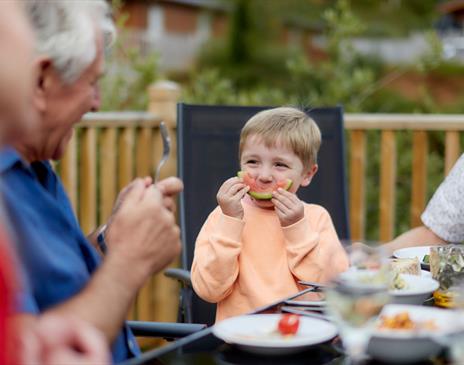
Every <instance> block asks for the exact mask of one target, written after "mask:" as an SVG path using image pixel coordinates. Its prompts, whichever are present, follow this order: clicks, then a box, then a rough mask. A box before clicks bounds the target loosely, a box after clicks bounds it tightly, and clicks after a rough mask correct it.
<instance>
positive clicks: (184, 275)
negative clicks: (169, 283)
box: [164, 269, 192, 288]
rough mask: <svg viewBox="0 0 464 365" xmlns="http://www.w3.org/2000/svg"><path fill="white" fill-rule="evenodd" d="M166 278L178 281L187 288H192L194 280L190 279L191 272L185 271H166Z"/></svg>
mask: <svg viewBox="0 0 464 365" xmlns="http://www.w3.org/2000/svg"><path fill="white" fill-rule="evenodd" d="M164 276H167V277H168V278H173V279H177V280H179V281H180V282H182V284H184V285H185V286H187V287H189V288H191V287H192V279H191V278H190V271H188V270H184V269H167V270H165V271H164Z"/></svg>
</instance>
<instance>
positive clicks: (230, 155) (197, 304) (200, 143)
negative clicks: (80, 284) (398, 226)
mask: <svg viewBox="0 0 464 365" xmlns="http://www.w3.org/2000/svg"><path fill="white" fill-rule="evenodd" d="M264 109H268V108H267V107H258V106H212V105H191V104H184V103H181V104H178V108H177V113H178V114H177V115H178V117H177V150H178V154H177V159H178V171H179V177H180V178H181V179H182V180H183V181H184V191H183V193H182V194H181V196H180V212H179V214H180V226H181V231H182V233H181V235H182V244H183V250H182V269H170V270H168V271H167V272H166V273H165V274H166V275H167V276H169V277H173V278H176V279H178V280H180V281H181V283H182V286H181V297H180V308H179V318H178V320H179V321H180V322H187V323H205V324H208V325H211V324H212V323H214V318H215V305H213V304H210V303H206V302H204V301H203V300H201V299H200V298H199V297H198V296H197V295H196V294H195V293H194V292H193V290H192V289H191V281H190V272H189V270H190V267H191V265H192V260H193V253H194V246H195V240H196V237H197V235H198V233H199V231H200V229H201V227H202V225H203V223H204V221H205V220H206V218H207V216H208V215H209V213H210V212H211V211H212V210H213V209H214V208H215V207H216V206H217V201H216V193H217V191H218V189H219V187H220V185H221V184H222V183H223V182H224V181H225V180H226V179H227V178H229V177H231V176H233V175H235V174H236V173H237V171H238V170H239V162H238V142H239V135H240V130H241V128H242V126H243V125H244V124H245V122H246V121H247V120H248V119H249V118H250V117H251V116H252V115H254V114H256V113H257V112H259V111H261V110H264ZM306 112H307V113H308V114H309V115H310V116H311V117H312V118H313V119H314V120H315V121H316V123H317V124H318V126H319V128H320V129H321V132H322V146H321V149H320V152H319V156H318V164H319V171H318V172H317V174H316V176H315V177H314V178H313V180H312V182H311V184H310V185H309V186H308V187H305V188H302V189H300V190H299V192H298V195H299V197H300V198H301V199H302V200H304V201H306V202H311V203H315V204H319V205H322V206H323V207H325V208H326V209H327V210H328V211H329V213H330V215H331V216H332V219H333V221H334V225H335V228H336V230H337V233H338V235H339V238H340V239H343V240H348V239H349V238H350V232H349V225H348V211H347V191H346V180H345V159H344V128H343V109H342V108H341V107H330V108H314V109H310V110H306Z"/></svg>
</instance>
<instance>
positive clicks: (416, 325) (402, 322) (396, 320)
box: [378, 311, 438, 331]
mask: <svg viewBox="0 0 464 365" xmlns="http://www.w3.org/2000/svg"><path fill="white" fill-rule="evenodd" d="M378 328H379V329H381V330H405V331H418V330H426V331H434V330H436V329H438V326H437V324H436V323H435V320H433V319H429V320H425V321H414V320H413V319H412V318H411V317H410V315H409V312H407V311H406V312H399V313H397V314H395V315H391V316H387V315H383V316H380V323H379V324H378Z"/></svg>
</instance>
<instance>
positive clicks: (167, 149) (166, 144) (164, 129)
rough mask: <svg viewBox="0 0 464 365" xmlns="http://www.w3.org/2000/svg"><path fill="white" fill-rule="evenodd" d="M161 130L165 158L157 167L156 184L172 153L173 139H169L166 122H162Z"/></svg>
mask: <svg viewBox="0 0 464 365" xmlns="http://www.w3.org/2000/svg"><path fill="white" fill-rule="evenodd" d="M159 128H160V131H161V137H162V139H163V156H162V157H161V160H160V162H159V163H158V166H157V167H156V172H155V181H154V183H156V182H157V181H158V178H159V174H160V170H161V167H163V165H164V164H165V162H166V160H167V159H168V157H169V152H170V151H171V137H169V132H168V129H167V127H166V124H165V123H164V122H161V123H160V126H159Z"/></svg>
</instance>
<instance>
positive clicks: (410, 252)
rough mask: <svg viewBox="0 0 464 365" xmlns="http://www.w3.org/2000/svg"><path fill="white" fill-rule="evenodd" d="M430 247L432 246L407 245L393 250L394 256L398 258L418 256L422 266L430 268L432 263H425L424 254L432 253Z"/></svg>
mask: <svg viewBox="0 0 464 365" xmlns="http://www.w3.org/2000/svg"><path fill="white" fill-rule="evenodd" d="M430 247H432V246H418V247H406V248H401V249H399V250H396V251H394V252H393V256H395V257H396V258H398V259H413V258H415V257H417V258H418V259H419V262H420V263H421V266H422V267H424V268H429V267H430V264H428V263H425V262H424V261H423V260H424V256H425V255H430Z"/></svg>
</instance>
